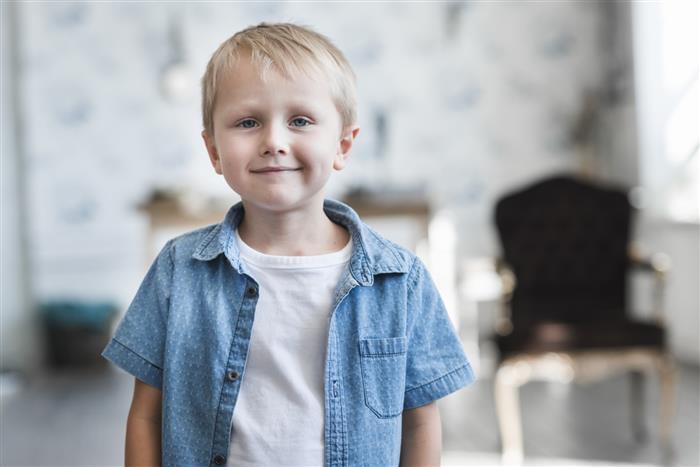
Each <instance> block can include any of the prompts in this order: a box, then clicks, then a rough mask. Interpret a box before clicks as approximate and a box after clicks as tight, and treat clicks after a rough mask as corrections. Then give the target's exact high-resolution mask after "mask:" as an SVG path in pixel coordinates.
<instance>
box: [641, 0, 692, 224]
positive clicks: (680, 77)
mask: <svg viewBox="0 0 700 467" xmlns="http://www.w3.org/2000/svg"><path fill="white" fill-rule="evenodd" d="M632 15H633V31H634V61H635V86H636V89H635V91H636V100H637V109H638V120H637V123H638V125H637V130H638V134H639V137H638V142H639V154H640V170H641V173H640V178H641V182H642V187H643V189H644V193H645V203H644V204H645V208H647V212H649V214H650V215H651V216H653V217H656V218H664V219H671V220H676V221H685V222H694V223H698V222H700V203H699V201H698V198H699V196H700V193H699V192H698V182H700V166H699V163H698V128H699V127H698V105H699V103H700V101H698V4H697V2H694V1H660V2H633V3H632Z"/></svg>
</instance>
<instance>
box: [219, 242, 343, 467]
mask: <svg viewBox="0 0 700 467" xmlns="http://www.w3.org/2000/svg"><path fill="white" fill-rule="evenodd" d="M236 238H237V240H238V244H239V246H240V250H241V261H243V262H244V263H245V265H246V269H247V271H248V272H249V274H250V276H251V277H252V278H253V279H255V281H256V282H257V283H258V286H259V298H258V303H257V306H256V308H255V320H254V322H253V331H252V336H251V340H250V348H249V350H248V359H247V361H246V367H245V373H244V376H243V380H242V382H241V389H240V393H239V394H238V399H237V401H236V407H235V409H234V411H233V426H232V429H231V444H230V448H229V456H228V465H229V466H236V467H239V466H241V467H243V466H282V465H297V466H301V465H303V466H320V465H323V461H324V457H323V445H324V437H323V427H324V410H323V408H324V384H323V380H324V366H325V361H326V343H327V340H328V327H329V318H330V314H331V311H332V310H331V307H332V306H333V302H332V301H333V296H334V293H335V289H336V286H337V285H338V282H339V281H340V278H341V276H342V274H343V273H344V272H345V271H346V268H347V264H348V262H349V260H350V256H351V255H352V241H350V242H348V244H347V245H346V246H345V247H344V248H343V249H342V250H340V251H337V252H334V253H330V254H325V255H318V256H273V255H266V254H263V253H260V252H258V251H255V250H253V249H252V248H250V247H249V246H248V245H246V244H245V243H244V242H243V241H242V240H241V238H240V237H239V236H238V231H236Z"/></svg>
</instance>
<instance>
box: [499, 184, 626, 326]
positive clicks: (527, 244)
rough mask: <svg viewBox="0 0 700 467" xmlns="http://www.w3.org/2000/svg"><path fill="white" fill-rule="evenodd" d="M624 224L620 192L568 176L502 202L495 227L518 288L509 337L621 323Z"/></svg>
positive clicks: (515, 294) (523, 190) (507, 197)
mask: <svg viewBox="0 0 700 467" xmlns="http://www.w3.org/2000/svg"><path fill="white" fill-rule="evenodd" d="M630 218H631V206H630V204H629V201H628V198H627V195H626V194H625V193H624V192H623V191H620V190H617V189H611V188H604V187H601V186H598V185H594V184H592V183H590V182H584V181H579V180H577V179H574V178H572V177H569V176H557V177H553V178H548V179H545V180H543V181H540V182H537V183H535V184H534V185H531V186H529V187H527V188H525V189H522V190H519V191H517V192H514V193H511V194H508V195H506V196H504V197H503V198H501V199H500V200H499V201H498V203H497V204H496V210H495V222H496V228H497V230H498V234H499V236H500V241H501V245H502V248H503V257H504V259H505V261H506V262H507V263H509V264H510V266H511V267H512V268H513V272H514V273H515V277H516V281H517V285H516V289H515V291H514V294H513V299H512V302H511V317H512V320H513V325H514V328H515V330H517V329H518V327H519V326H522V325H527V324H528V323H532V322H540V321H558V322H566V323H577V322H590V321H599V320H608V319H610V320H617V319H622V318H623V317H624V315H625V312H626V303H625V294H626V275H627V267H628V259H627V258H628V256H627V249H628V243H629V231H630Z"/></svg>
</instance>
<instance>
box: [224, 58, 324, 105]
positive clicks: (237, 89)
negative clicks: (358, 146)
mask: <svg viewBox="0 0 700 467" xmlns="http://www.w3.org/2000/svg"><path fill="white" fill-rule="evenodd" d="M219 95H228V96H231V97H233V96H236V97H237V98H238V100H241V101H250V102H251V103H255V102H256V101H259V100H260V99H261V98H262V97H269V96H270V95H287V97H289V99H291V100H294V98H295V96H297V99H298V100H299V101H303V100H304V99H305V98H306V97H308V96H309V95H313V96H314V97H315V99H317V100H320V99H323V98H324V97H327V98H328V99H330V100H331V101H332V100H333V98H332V95H331V90H330V87H329V85H328V81H327V80H325V79H323V78H322V77H321V76H318V75H317V74H314V73H311V72H308V73H307V72H305V71H304V70H299V71H295V72H291V71H290V72H288V73H285V72H283V71H281V70H279V69H277V68H276V67H274V66H269V67H264V66H261V65H258V64H255V63H252V62H251V61H250V60H246V61H242V62H239V63H237V64H235V65H233V66H232V67H231V68H229V69H228V70H226V71H225V73H224V74H223V76H221V79H220V80H219Z"/></svg>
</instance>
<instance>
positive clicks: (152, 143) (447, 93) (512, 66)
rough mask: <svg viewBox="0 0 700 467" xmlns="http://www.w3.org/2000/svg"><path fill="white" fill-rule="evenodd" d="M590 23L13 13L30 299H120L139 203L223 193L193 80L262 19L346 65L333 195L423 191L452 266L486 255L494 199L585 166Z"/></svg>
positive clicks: (147, 6)
mask: <svg viewBox="0 0 700 467" xmlns="http://www.w3.org/2000/svg"><path fill="white" fill-rule="evenodd" d="M601 15H602V10H601V8H600V6H599V4H598V2H579V1H571V2H467V3H401V4H396V3H394V4H392V3H390V2H377V3H376V4H375V3H341V4H337V3H334V4H330V3H328V4H326V3H303V2H299V3H296V2H295V3H240V4H234V3H202V4H198V3H163V4H161V3H156V2H144V3H121V2H109V3H97V2H95V3H88V2H80V3H64V2H61V3H58V2H57V3H26V4H22V5H21V8H20V20H21V25H20V28H19V30H20V31H21V37H20V42H19V44H20V47H21V59H22V70H21V80H22V81H21V82H22V96H21V98H22V105H23V108H22V109H21V117H22V121H23V122H24V134H25V138H26V152H27V154H26V157H27V168H28V174H27V175H28V177H29V179H28V184H29V187H30V200H29V201H30V206H31V210H32V216H31V218H32V225H31V229H30V230H31V232H30V233H31V235H30V236H31V244H32V246H33V248H32V258H33V262H34V269H35V271H36V275H37V286H38V291H39V293H40V295H44V296H51V295H57V294H66V293H73V294H82V295H107V296H118V297H124V298H125V299H128V298H130V294H131V293H133V286H134V282H133V281H135V280H138V279H139V278H138V277H137V278H136V279H131V278H132V277H133V276H134V275H133V271H134V269H135V268H140V266H141V263H140V260H141V258H142V256H141V255H142V254H143V248H144V246H143V243H144V238H145V231H146V230H145V229H146V225H145V220H144V218H143V216H142V215H140V214H139V213H138V212H137V211H136V210H135V206H136V205H137V204H138V203H139V202H142V201H143V200H144V199H145V198H146V197H147V196H148V195H149V193H150V192H151V191H152V190H154V189H156V188H166V189H167V188H178V189H186V190H188V191H189V192H191V193H196V194H199V195H201V196H216V197H222V196H224V197H230V198H231V199H232V200H233V199H234V198H233V197H232V195H231V194H230V192H229V190H228V187H227V186H226V185H225V183H224V182H223V180H221V179H220V178H218V177H216V176H215V174H214V173H213V171H212V170H211V168H210V166H209V162H208V159H207V156H206V152H205V150H204V148H203V145H202V143H201V140H200V136H199V133H200V130H201V124H200V114H199V87H198V79H199V77H200V76H201V74H202V72H203V70H204V66H205V64H206V62H207V60H208V58H209V56H210V54H211V53H212V52H213V50H214V49H215V48H216V47H217V46H218V44H219V43H220V42H221V41H223V40H224V39H225V38H227V37H228V36H229V35H231V34H232V33H233V32H235V31H237V30H239V29H241V28H243V27H245V26H248V25H250V24H255V23H258V22H260V21H279V20H283V21H294V22H299V23H302V24H307V25H310V26H312V27H314V28H315V29H316V30H318V31H319V32H322V33H324V34H326V35H328V36H330V37H331V38H332V39H333V40H334V42H336V44H337V45H338V46H339V47H340V48H341V49H342V50H344V51H345V53H346V54H347V56H348V58H349V59H350V61H351V62H352V64H353V66H354V67H355V71H356V73H357V75H358V79H359V83H358V84H359V98H360V126H361V133H360V138H359V141H358V143H357V146H356V149H355V150H354V152H353V154H352V156H351V160H350V161H349V165H348V168H347V169H346V170H345V171H343V172H341V173H339V174H337V176H335V178H334V179H333V181H332V183H331V187H330V193H331V194H332V195H339V194H341V193H342V192H343V191H344V190H346V189H348V188H350V187H355V186H369V187H378V186H395V187H398V188H407V187H413V186H422V187H424V188H425V190H426V192H427V194H428V196H429V197H430V199H431V202H432V203H433V205H434V206H435V208H436V209H440V210H446V212H449V213H451V214H452V215H453V216H454V218H455V220H456V223H457V226H458V231H459V232H460V235H459V245H458V247H459V251H460V253H461V254H463V255H487V254H493V253H495V251H496V246H495V239H494V238H493V234H492V232H491V227H490V213H491V208H492V204H493V201H494V199H495V198H496V197H497V196H498V195H499V194H501V193H503V192H504V191H505V190H508V189H511V188H512V187H514V186H516V185H518V184H521V183H523V182H525V181H528V180H530V179H532V178H533V177H537V176H539V175H542V174H544V173H548V172H552V171H557V170H571V169H573V168H574V167H576V166H577V165H578V162H577V159H576V150H575V147H574V146H573V144H572V137H571V135H572V133H573V131H574V130H573V129H574V126H575V124H576V122H577V120H578V119H579V118H580V115H581V111H582V108H583V105H584V104H583V103H584V96H585V95H586V94H587V93H589V92H591V91H596V90H598V89H600V88H601V86H602V83H603V79H604V76H605V69H604V61H603V58H602V57H603V55H604V50H603V46H604V44H603V42H602V41H601V39H600V38H601V28H602V27H603V24H604V23H603V20H602V18H601ZM107 270H108V271H112V272H111V273H109V274H106V273H104V271H107ZM96 272H100V273H99V274H96ZM125 277H128V278H129V279H128V280H127V281H126V282H125V281H124V280H123V279H124V278H125Z"/></svg>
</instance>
